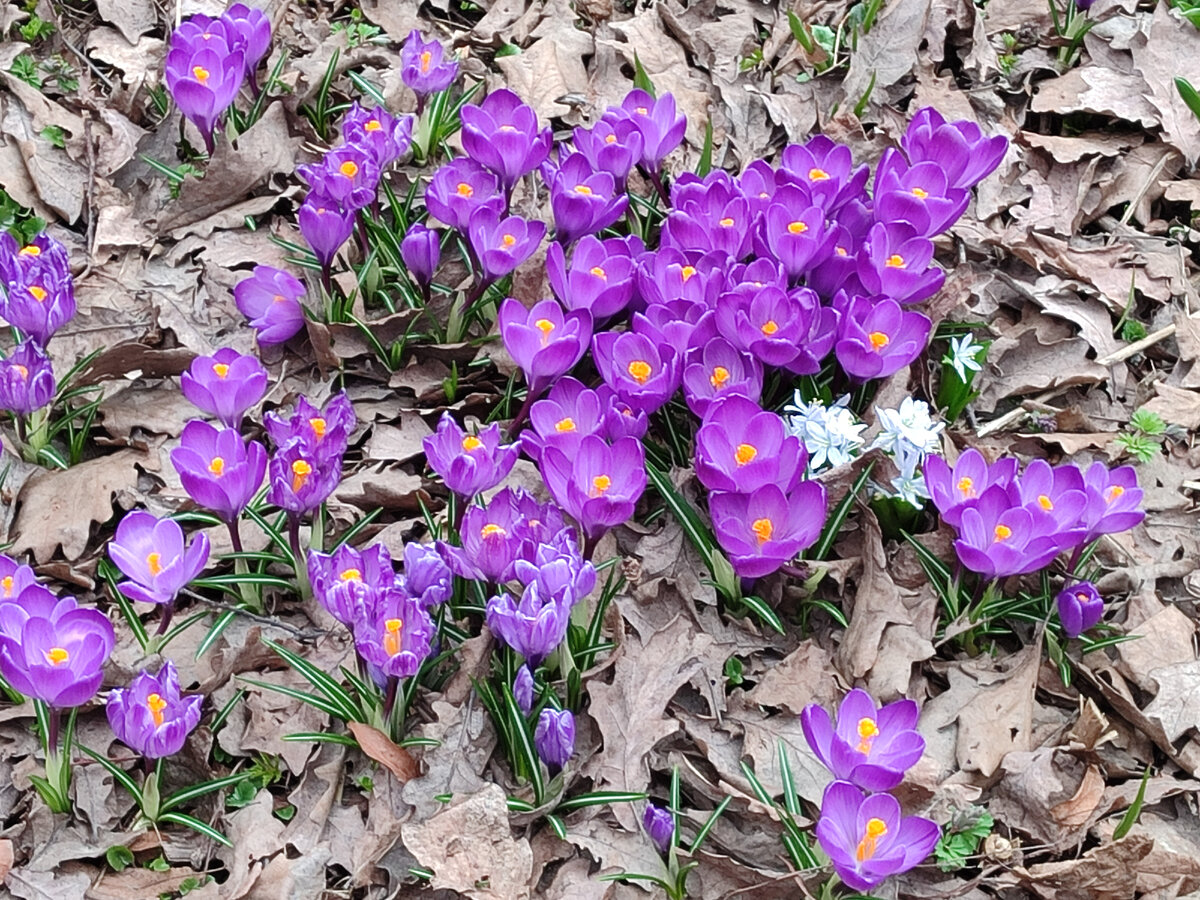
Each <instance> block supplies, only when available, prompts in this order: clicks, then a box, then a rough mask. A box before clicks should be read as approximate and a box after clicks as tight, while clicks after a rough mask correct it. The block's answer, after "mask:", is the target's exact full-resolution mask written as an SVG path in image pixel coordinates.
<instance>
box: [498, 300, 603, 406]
mask: <svg viewBox="0 0 1200 900" xmlns="http://www.w3.org/2000/svg"><path fill="white" fill-rule="evenodd" d="M498 321H499V325H500V337H501V338H502V339H503V341H504V349H505V350H507V351H508V354H509V356H511V357H512V358H513V361H514V362H516V364H517V365H518V366H520V368H521V371H522V372H523V373H524V375H525V383H526V385H527V386H528V390H529V395H530V397H536V396H537V395H538V394H540V393H541V392H542V391H543V390H545V389H546V387H547V386H549V385H550V384H551V383H552V382H554V381H555V380H556V379H558V378H560V377H561V376H563V375H565V374H567V372H569V371H571V369H572V368H574V366H575V364H576V363H577V362H579V360H580V359H581V358H582V357H583V354H584V352H585V351H586V350H587V348H588V343H589V342H590V341H591V338H592V317H591V315H590V314H589V313H588V311H587V310H584V309H577V310H574V311H572V312H569V313H565V314H564V313H563V310H562V307H561V306H559V305H558V301H557V300H542V301H541V302H539V303H535V304H534V305H533V306H532V307H531V308H529V309H526V308H525V307H524V306H523V305H522V304H521V301H519V300H516V299H514V298H512V297H509V298H508V299H507V300H505V301H504V302H503V303H501V304H500V312H499V316H498Z"/></svg>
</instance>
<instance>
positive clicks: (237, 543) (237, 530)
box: [226, 519, 243, 553]
mask: <svg viewBox="0 0 1200 900" xmlns="http://www.w3.org/2000/svg"><path fill="white" fill-rule="evenodd" d="M226 525H227V526H228V528H229V543H230V545H231V546H232V547H233V552H234V553H241V552H243V551H242V529H241V525H240V520H239V519H234V520H233V521H231V522H227V523H226Z"/></svg>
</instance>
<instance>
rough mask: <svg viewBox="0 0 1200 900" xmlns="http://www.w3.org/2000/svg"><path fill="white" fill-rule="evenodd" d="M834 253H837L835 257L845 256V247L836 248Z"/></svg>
mask: <svg viewBox="0 0 1200 900" xmlns="http://www.w3.org/2000/svg"><path fill="white" fill-rule="evenodd" d="M836 252H837V255H838V256H845V255H846V248H845V247H838V248H837V250H836Z"/></svg>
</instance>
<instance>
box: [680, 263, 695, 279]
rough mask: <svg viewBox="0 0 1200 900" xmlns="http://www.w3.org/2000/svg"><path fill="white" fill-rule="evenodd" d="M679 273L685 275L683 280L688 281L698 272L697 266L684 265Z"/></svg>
mask: <svg viewBox="0 0 1200 900" xmlns="http://www.w3.org/2000/svg"><path fill="white" fill-rule="evenodd" d="M679 274H680V275H681V276H682V277H683V280H684V282H685V283H686V282H687V280H688V279H689V278H691V277H692V276H693V275H695V274H696V267H695V266H684V267H683V268H682V269H680V270H679Z"/></svg>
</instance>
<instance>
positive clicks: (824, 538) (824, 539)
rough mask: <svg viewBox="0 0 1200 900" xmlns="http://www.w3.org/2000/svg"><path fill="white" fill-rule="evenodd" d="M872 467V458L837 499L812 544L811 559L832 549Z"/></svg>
mask: <svg viewBox="0 0 1200 900" xmlns="http://www.w3.org/2000/svg"><path fill="white" fill-rule="evenodd" d="M874 468H875V461H874V460H872V461H871V462H869V463H867V464H866V465H865V466H863V470H862V471H861V472H859V473H858V477H857V478H855V479H854V484H852V485H851V486H850V490H849V491H847V492H846V496H845V497H843V498H842V499H841V500H840V501H838V505H837V506H835V507H834V509H833V514H832V515H831V516H830V517H829V521H828V522H826V523H825V528H824V530H823V531H822V532H821V537H820V539H819V540H818V541H817V543H816V545H814V547H813V549H812V553H811V554H810V555H809V556H810V558H811V559H817V560H820V559H826V558H827V557H828V556H829V551H831V550H832V549H833V542H834V541H836V540H837V536H838V534H839V533H840V532H841V530H842V526H843V525H844V524H846V517H847V516H849V515H850V508H851V507H852V506H853V505H854V500H855V498H856V497H858V495H859V493H860V492H861V491H862V489H863V485H865V484H866V483H867V479H868V478H870V477H871V470H872V469H874Z"/></svg>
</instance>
